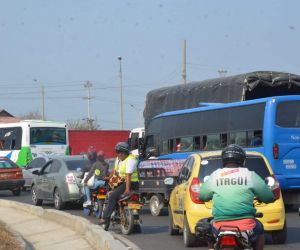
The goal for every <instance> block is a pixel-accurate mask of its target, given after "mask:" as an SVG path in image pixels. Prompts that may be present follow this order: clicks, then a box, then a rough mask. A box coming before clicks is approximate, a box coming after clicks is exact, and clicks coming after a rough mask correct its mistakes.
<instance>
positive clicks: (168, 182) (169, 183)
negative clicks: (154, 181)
mask: <svg viewBox="0 0 300 250" xmlns="http://www.w3.org/2000/svg"><path fill="white" fill-rule="evenodd" d="M164 184H165V185H167V186H173V185H174V178H172V177H168V178H166V179H164Z"/></svg>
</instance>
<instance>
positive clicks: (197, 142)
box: [194, 136, 200, 151]
mask: <svg viewBox="0 0 300 250" xmlns="http://www.w3.org/2000/svg"><path fill="white" fill-rule="evenodd" d="M194 150H195V151H197V150H200V136H196V137H194Z"/></svg>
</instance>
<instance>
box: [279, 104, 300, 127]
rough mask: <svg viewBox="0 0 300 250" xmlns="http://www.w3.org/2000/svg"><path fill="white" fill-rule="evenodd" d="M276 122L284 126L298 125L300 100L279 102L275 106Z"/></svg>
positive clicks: (299, 120)
mask: <svg viewBox="0 0 300 250" xmlns="http://www.w3.org/2000/svg"><path fill="white" fill-rule="evenodd" d="M276 124H277V125H278V126H280V127H285V128H299V127H300V101H287V102H281V103H279V104H278V106H277V112H276Z"/></svg>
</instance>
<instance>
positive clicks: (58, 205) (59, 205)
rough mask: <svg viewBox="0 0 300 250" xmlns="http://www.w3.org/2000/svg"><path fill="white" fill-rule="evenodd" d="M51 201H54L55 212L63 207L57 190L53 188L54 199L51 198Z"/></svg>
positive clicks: (63, 204)
mask: <svg viewBox="0 0 300 250" xmlns="http://www.w3.org/2000/svg"><path fill="white" fill-rule="evenodd" d="M53 201H54V207H55V208H56V209H57V210H62V209H63V208H64V207H65V203H64V202H63V200H62V198H61V195H60V192H59V189H58V188H55V190H54V197H53Z"/></svg>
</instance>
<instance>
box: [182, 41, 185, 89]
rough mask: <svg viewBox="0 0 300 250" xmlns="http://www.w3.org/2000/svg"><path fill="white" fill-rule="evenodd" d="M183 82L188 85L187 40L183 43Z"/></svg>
mask: <svg viewBox="0 0 300 250" xmlns="http://www.w3.org/2000/svg"><path fill="white" fill-rule="evenodd" d="M182 80H183V84H186V40H184V41H183V55H182Z"/></svg>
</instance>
